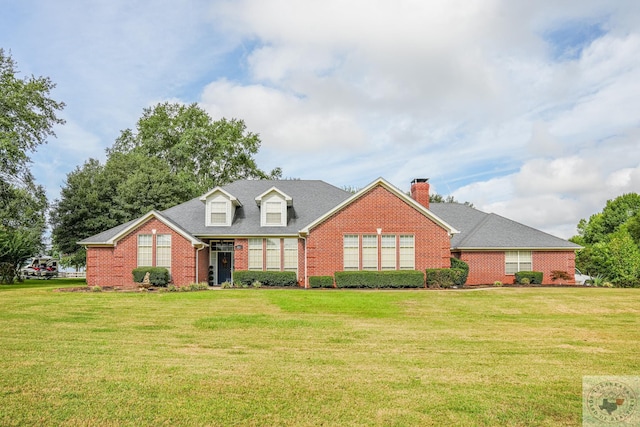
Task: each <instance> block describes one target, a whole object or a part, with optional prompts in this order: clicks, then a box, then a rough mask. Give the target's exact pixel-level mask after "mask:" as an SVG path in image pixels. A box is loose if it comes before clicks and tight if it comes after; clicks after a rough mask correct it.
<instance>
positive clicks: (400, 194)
mask: <svg viewBox="0 0 640 427" xmlns="http://www.w3.org/2000/svg"><path fill="white" fill-rule="evenodd" d="M377 186H381V187H383V188H385V189H386V190H388V191H389V192H391V193H392V194H394V195H395V196H396V197H398V198H399V199H401V200H403V201H404V202H406V203H407V204H408V205H409V206H411V207H413V208H414V209H416V210H417V211H418V212H420V213H421V214H423V215H424V216H425V217H427V218H429V219H431V220H432V221H433V222H435V223H436V224H438V225H439V226H440V227H442V228H444V229H445V230H447V232H448V233H449V235H453V234H456V233H459V231H458V230H456V229H455V228H454V227H452V226H451V225H449V224H448V223H447V222H445V221H444V220H443V219H442V218H440V217H439V216H437V215H436V214H434V213H433V212H431V211H430V210H429V209H427V208H426V207H424V206H423V205H421V204H420V203H418V202H416V201H415V200H413V199H412V198H411V197H409V196H408V195H406V194H405V193H403V192H402V191H400V190H399V189H397V188H396V187H395V186H393V185H391V184H390V183H389V182H387V181H386V180H385V179H384V178H378V179H376V180H375V181H373V182H372V183H371V184H369V185H367V186H366V187H364V188H362V189H361V190H360V191H358V192H357V193H355V194H353V195H352V196H351V197H349V198H348V199H346V200H344V201H343V202H342V203H340V204H339V205H337V206H335V207H334V208H333V209H331V210H330V211H328V212H326V213H325V214H324V215H322V216H320V217H318V218H317V219H316V220H314V221H313V222H311V223H309V224H308V225H307V226H306V227H304V228H303V229H302V230H300V233H302V234H306V233H309V231H310V230H311V229H312V228H314V227H316V226H318V225H319V224H321V223H322V222H324V221H325V220H327V219H328V218H329V217H331V216H332V215H334V214H335V213H337V212H339V211H341V210H342V209H344V208H345V207H346V206H348V205H350V204H351V203H353V202H355V201H356V200H358V199H360V198H361V197H362V196H364V195H365V194H367V193H368V192H369V191H370V190H371V189H372V188H374V187H377Z"/></svg>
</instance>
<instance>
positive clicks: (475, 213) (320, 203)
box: [78, 180, 580, 250]
mask: <svg viewBox="0 0 640 427" xmlns="http://www.w3.org/2000/svg"><path fill="white" fill-rule="evenodd" d="M271 187H276V188H277V189H279V190H280V191H282V192H283V193H285V194H287V195H288V196H291V198H292V199H293V205H292V206H291V207H289V208H288V209H287V216H288V221H287V225H286V226H285V227H261V226H260V210H259V208H258V205H257V204H256V201H255V198H256V196H258V195H260V194H262V193H264V192H265V191H267V190H269V189H270V188H271ZM221 188H222V189H223V190H225V191H226V192H228V193H229V194H231V195H233V196H234V197H236V198H237V199H238V200H239V201H240V203H241V204H242V206H240V207H238V208H237V209H236V214H235V217H234V219H233V222H232V225H231V226H230V227H207V226H206V225H205V204H204V203H203V202H202V201H201V200H200V198H199V197H198V198H195V199H192V200H189V201H187V202H185V203H182V204H180V205H177V206H174V207H172V208H169V209H167V210H165V211H162V212H161V213H160V214H161V215H162V217H164V219H165V220H168V221H171V222H172V223H173V224H174V226H177V227H178V228H180V229H181V230H183V231H185V232H186V233H188V234H190V235H192V236H194V237H207V236H211V237H213V236H220V237H222V236H268V235H273V236H283V235H297V234H298V232H299V231H300V230H302V229H303V228H304V227H306V226H307V225H309V224H311V223H312V222H313V221H315V220H316V219H318V218H320V217H321V216H323V215H324V214H326V213H327V212H329V211H330V210H331V209H333V208H335V207H336V206H338V205H339V204H340V203H342V202H344V201H345V200H347V199H348V198H349V197H350V196H351V193H349V192H347V191H344V190H342V189H340V188H337V187H334V186H333V185H330V184H327V183H326V182H323V181H319V180H283V181H267V180H243V181H235V182H233V183H231V184H228V185H225V186H223V187H221ZM429 210H430V211H431V212H433V213H434V214H435V215H437V216H438V217H439V218H441V219H442V220H443V221H445V222H446V223H447V224H450V225H451V226H453V227H455V228H456V229H457V230H459V231H460V233H459V234H454V235H453V237H452V239H451V247H452V248H453V249H478V248H486V249H501V248H514V249H515V248H523V249H524V248H529V249H534V248H554V249H567V250H571V249H574V250H575V249H579V248H580V246H578V245H576V244H574V243H571V242H568V241H566V240H564V239H560V238H558V237H555V236H552V235H550V234H547V233H544V232H542V231H540V230H536V229H534V228H531V227H528V226H526V225H523V224H520V223H518V222H515V221H512V220H510V219H507V218H504V217H501V216H499V215H496V214H488V213H485V212H482V211H479V210H477V209H474V208H471V207H469V206H466V205H462V204H458V203H432V204H431V205H430V207H429ZM135 221H136V220H133V221H129V222H127V223H125V224H121V225H119V226H117V227H114V228H112V229H110V230H107V231H104V232H102V233H100V234H97V235H95V236H92V237H89V238H87V239H84V240H82V241H80V242H78V243H79V244H100V243H107V242H108V241H109V240H110V239H111V238H113V237H114V236H116V235H117V234H118V233H120V232H122V231H123V230H125V229H126V228H127V227H128V226H130V225H131V224H133V223H134V222H135Z"/></svg>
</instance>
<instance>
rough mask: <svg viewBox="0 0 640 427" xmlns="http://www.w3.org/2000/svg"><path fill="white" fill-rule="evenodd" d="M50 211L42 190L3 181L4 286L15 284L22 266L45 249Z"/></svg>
mask: <svg viewBox="0 0 640 427" xmlns="http://www.w3.org/2000/svg"><path fill="white" fill-rule="evenodd" d="M46 208H47V199H46V196H45V193H44V189H43V188H42V187H40V186H34V187H33V188H29V189H25V188H18V187H16V186H14V185H11V184H9V183H8V182H5V181H2V180H0V264H3V267H1V268H0V269H1V270H2V271H3V273H2V274H1V276H2V277H0V283H13V280H14V277H16V276H17V277H19V276H18V272H19V270H20V267H21V266H22V263H23V262H24V261H25V260H26V259H27V258H29V257H30V256H33V255H34V254H36V253H37V252H38V251H39V250H41V249H42V242H41V237H42V233H43V232H44V229H45V217H44V213H45V210H46Z"/></svg>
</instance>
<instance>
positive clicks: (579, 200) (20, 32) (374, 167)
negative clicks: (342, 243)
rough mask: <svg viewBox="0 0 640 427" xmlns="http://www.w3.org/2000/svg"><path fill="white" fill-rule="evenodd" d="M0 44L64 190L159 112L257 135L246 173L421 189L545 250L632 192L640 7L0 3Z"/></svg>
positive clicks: (494, 0) (334, 1) (636, 178)
mask: <svg viewBox="0 0 640 427" xmlns="http://www.w3.org/2000/svg"><path fill="white" fill-rule="evenodd" d="M0 9H1V10H2V14H0V47H2V48H4V49H6V50H10V51H11V55H12V56H13V58H14V59H15V60H16V61H17V63H18V67H19V69H20V70H21V72H22V73H23V75H30V74H34V75H38V76H39V75H44V76H48V77H50V78H51V79H52V80H53V81H54V82H55V83H56V84H57V88H56V89H55V91H54V93H53V96H54V98H55V99H56V100H60V101H64V102H65V103H66V104H67V107H66V108H65V110H64V112H63V114H62V116H63V117H64V118H65V119H66V121H67V123H66V124H65V125H64V126H60V127H58V128H57V129H56V133H57V138H55V139H51V140H50V141H49V143H48V144H47V145H46V146H43V147H41V148H40V149H39V150H38V152H37V153H35V154H34V155H33V160H34V164H33V172H34V174H35V176H36V178H37V180H38V182H39V183H41V184H43V185H44V186H45V187H46V188H47V192H48V194H49V197H50V198H51V199H54V198H56V197H58V195H59V191H60V187H61V186H62V185H63V184H64V179H65V177H66V174H67V173H69V172H70V171H72V170H73V169H74V168H76V167H77V166H79V165H82V164H83V163H84V162H85V161H86V160H87V159H88V158H90V157H94V158H98V159H100V160H104V157H105V152H104V150H105V148H107V147H109V146H111V144H113V142H114V140H115V138H116V137H117V136H118V135H119V133H120V131H121V130H123V129H126V128H130V127H133V126H134V125H135V123H136V121H137V119H138V118H139V117H140V115H141V113H142V109H143V108H145V107H148V106H152V105H154V104H156V103H158V102H162V101H172V102H184V103H191V102H197V103H199V104H200V105H201V106H202V107H203V108H204V109H205V110H206V111H208V112H209V114H210V115H211V116H212V117H214V118H215V119H217V118H220V117H227V118H231V117H236V118H241V119H244V120H245V122H246V124H247V127H248V129H249V130H250V131H252V132H256V133H259V134H260V136H261V140H262V148H261V151H260V154H259V155H258V163H259V166H260V167H261V168H263V169H266V170H270V169H272V168H274V167H276V166H280V167H282V169H283V173H284V176H285V177H295V178H303V179H322V180H325V181H327V182H330V183H332V184H334V185H337V186H350V187H361V186H364V185H366V184H368V183H369V182H371V181H373V180H374V179H376V178H377V177H379V176H382V177H384V178H386V179H387V180H389V181H390V182H391V183H393V184H395V185H396V186H398V187H399V188H401V189H403V190H408V188H409V183H410V181H411V179H413V178H416V177H429V178H430V182H431V184H432V188H433V189H434V190H435V191H437V192H438V193H441V194H445V195H447V194H453V195H454V196H455V197H456V198H457V199H459V200H462V201H470V202H472V203H474V205H475V206H476V207H477V208H480V209H482V210H484V211H487V212H495V213H497V214H500V215H503V216H506V217H509V218H512V219H515V220H517V221H520V222H523V223H525V224H527V225H530V226H533V227H536V228H540V229H542V230H545V231H547V232H550V233H552V234H555V235H558V236H560V237H570V236H571V235H573V234H575V231H576V230H575V226H576V224H577V222H578V221H579V220H580V219H581V218H586V217H588V216H589V215H591V214H593V213H595V212H598V211H600V210H601V209H602V207H603V206H604V203H605V202H606V200H607V199H611V198H614V197H616V196H618V195H621V194H624V193H628V192H640V114H639V113H638V112H640V96H639V95H640V2H637V1H634V0H629V1H616V2H611V1H608V0H602V1H601V0H579V1H573V0H565V1H562V0H555V1H545V0H539V1H536V2H514V1H509V0H485V1H473V0H464V1H463V0H459V1H452V0H434V1H429V2H424V1H419V0H415V1H406V0H389V1H383V0H367V1H364V0H353V1H350V2H344V1H338V0H323V1H310V0H301V1H296V2H287V1H284V0H237V1H231V0H228V1H197V0H186V1H180V2H176V1H132V0H105V1H87V2H76V1H68V0H59V1H56V2H51V1H45V0H42V1H33V0H31V1H30V0H20V1H14V0H0Z"/></svg>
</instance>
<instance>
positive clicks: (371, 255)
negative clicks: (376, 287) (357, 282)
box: [362, 234, 378, 270]
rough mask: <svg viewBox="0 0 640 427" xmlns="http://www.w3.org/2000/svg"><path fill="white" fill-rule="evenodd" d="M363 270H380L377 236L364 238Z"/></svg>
mask: <svg viewBox="0 0 640 427" xmlns="http://www.w3.org/2000/svg"><path fill="white" fill-rule="evenodd" d="M362 269H363V270H377V269H378V236H377V235H375V234H365V235H364V236H362Z"/></svg>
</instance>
